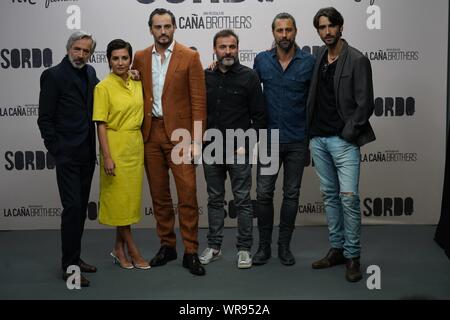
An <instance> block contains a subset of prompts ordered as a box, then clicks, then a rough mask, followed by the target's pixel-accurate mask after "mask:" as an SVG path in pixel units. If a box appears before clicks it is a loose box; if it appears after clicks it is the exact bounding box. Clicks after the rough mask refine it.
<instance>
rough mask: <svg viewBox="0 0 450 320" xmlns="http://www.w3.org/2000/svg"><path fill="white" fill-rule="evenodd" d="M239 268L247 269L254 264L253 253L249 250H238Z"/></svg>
mask: <svg viewBox="0 0 450 320" xmlns="http://www.w3.org/2000/svg"><path fill="white" fill-rule="evenodd" d="M237 255H238V268H239V269H247V268H250V267H251V266H252V255H251V254H250V252H249V251H243V250H242V251H239V252H238V254H237Z"/></svg>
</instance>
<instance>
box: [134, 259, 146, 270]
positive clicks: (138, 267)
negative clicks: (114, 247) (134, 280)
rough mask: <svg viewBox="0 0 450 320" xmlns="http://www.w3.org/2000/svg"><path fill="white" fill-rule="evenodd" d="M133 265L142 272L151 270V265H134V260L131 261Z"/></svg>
mask: <svg viewBox="0 0 450 320" xmlns="http://www.w3.org/2000/svg"><path fill="white" fill-rule="evenodd" d="M131 263H132V264H133V266H134V267H135V268H137V269H141V270H148V269H150V268H151V266H150V264H147V265H139V264H137V263H134V261H133V259H131Z"/></svg>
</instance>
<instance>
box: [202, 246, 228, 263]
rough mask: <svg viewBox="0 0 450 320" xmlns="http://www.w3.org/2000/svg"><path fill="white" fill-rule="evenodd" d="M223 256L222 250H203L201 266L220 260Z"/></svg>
mask: <svg viewBox="0 0 450 320" xmlns="http://www.w3.org/2000/svg"><path fill="white" fill-rule="evenodd" d="M221 255H222V250H220V249H219V250H217V249H213V248H206V249H205V250H203V252H202V254H201V255H200V257H198V258H199V260H200V263H201V264H208V263H210V262H213V261H215V260H217V259H219V258H220V256H221Z"/></svg>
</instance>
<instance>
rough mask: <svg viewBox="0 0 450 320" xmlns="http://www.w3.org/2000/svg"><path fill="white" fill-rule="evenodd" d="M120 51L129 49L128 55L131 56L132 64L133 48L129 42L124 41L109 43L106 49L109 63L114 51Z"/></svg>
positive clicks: (115, 40) (118, 40)
mask: <svg viewBox="0 0 450 320" xmlns="http://www.w3.org/2000/svg"><path fill="white" fill-rule="evenodd" d="M119 49H127V50H128V54H129V55H130V63H131V62H132V61H133V48H132V47H131V44H130V43H129V42H126V41H124V40H122V39H114V40H112V41H111V42H110V43H108V47H107V48H106V57H107V58H108V63H109V61H110V60H111V55H112V52H113V51H114V50H119Z"/></svg>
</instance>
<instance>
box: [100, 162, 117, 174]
mask: <svg viewBox="0 0 450 320" xmlns="http://www.w3.org/2000/svg"><path fill="white" fill-rule="evenodd" d="M103 167H104V169H105V173H106V175H107V176H115V175H116V174H115V173H114V169H115V168H116V164H115V163H114V161H113V159H112V158H107V159H104V160H103Z"/></svg>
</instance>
